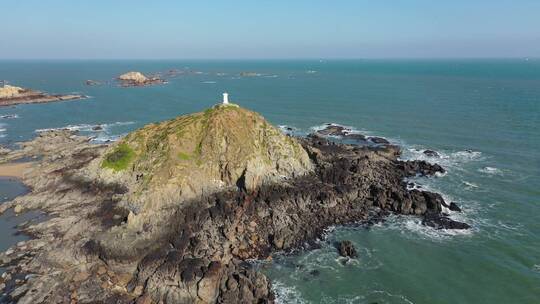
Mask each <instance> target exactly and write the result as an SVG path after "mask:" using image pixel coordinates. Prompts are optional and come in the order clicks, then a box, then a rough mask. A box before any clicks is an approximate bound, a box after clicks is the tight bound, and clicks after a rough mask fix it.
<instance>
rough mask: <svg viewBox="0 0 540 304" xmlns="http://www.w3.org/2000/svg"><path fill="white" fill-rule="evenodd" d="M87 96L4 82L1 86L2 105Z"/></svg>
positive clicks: (0, 98) (0, 100)
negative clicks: (45, 91)
mask: <svg viewBox="0 0 540 304" xmlns="http://www.w3.org/2000/svg"><path fill="white" fill-rule="evenodd" d="M82 98H86V96H84V95H79V94H64V95H61V94H47V93H44V92H41V91H35V90H31V89H25V88H21V87H16V86H11V85H7V84H4V85H3V86H2V87H0V106H12V105H17V104H28V103H48V102H54V101H65V100H75V99H82Z"/></svg>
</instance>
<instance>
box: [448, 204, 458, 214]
mask: <svg viewBox="0 0 540 304" xmlns="http://www.w3.org/2000/svg"><path fill="white" fill-rule="evenodd" d="M448 209H450V210H451V211H456V212H461V208H460V207H459V206H458V204H456V203H454V202H451V203H450V205H449V206H448Z"/></svg>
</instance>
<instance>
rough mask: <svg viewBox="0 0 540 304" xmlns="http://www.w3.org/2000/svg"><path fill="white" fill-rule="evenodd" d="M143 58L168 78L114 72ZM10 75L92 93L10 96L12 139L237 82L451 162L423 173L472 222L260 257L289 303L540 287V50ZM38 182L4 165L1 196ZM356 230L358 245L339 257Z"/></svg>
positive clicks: (274, 106) (128, 115)
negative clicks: (537, 55) (6, 175)
mask: <svg viewBox="0 0 540 304" xmlns="http://www.w3.org/2000/svg"><path fill="white" fill-rule="evenodd" d="M127 71H141V72H143V73H146V74H154V75H162V77H164V78H166V79H167V81H168V83H165V84H162V85H155V86H149V87H136V88H122V87H120V86H118V84H117V83H116V82H115V80H114V78H115V77H117V76H118V75H119V74H121V73H124V72H127ZM0 80H5V81H6V82H8V83H10V84H12V85H17V86H22V87H27V88H32V89H37V90H43V91H46V92H49V93H82V94H85V95H87V96H89V98H88V99H84V100H78V101H68V102H56V103H48V104H31V105H18V106H14V107H3V108H0V144H2V145H4V146H8V147H11V148H14V147H16V143H17V142H20V141H26V140H30V139H32V138H33V137H35V136H36V135H38V134H39V132H40V131H42V130H48V129H54V128H69V129H72V130H78V131H79V132H80V133H81V134H87V135H89V136H92V137H93V138H94V139H93V140H94V142H96V143H101V142H107V141H114V140H116V139H118V138H119V137H121V136H122V135H124V134H126V133H127V132H130V131H132V130H135V129H137V128H140V127H142V126H144V125H145V124H148V123H151V122H157V121H161V120H165V119H169V118H173V117H175V116H177V115H182V114H186V113H192V112H196V111H201V110H204V109H205V108H208V107H210V106H212V105H213V104H216V103H219V102H220V101H221V95H222V93H223V92H228V93H229V98H230V100H231V101H232V102H234V103H237V104H239V105H241V106H242V107H245V108H248V109H252V110H254V111H257V112H259V113H261V114H262V115H263V116H264V117H265V118H266V119H268V120H269V121H270V122H272V123H273V124H274V125H276V126H282V128H284V129H285V126H288V127H289V128H292V129H293V130H294V132H295V133H297V134H298V135H303V134H308V133H309V132H312V131H313V130H316V129H317V128H320V127H321V126H322V125H323V124H325V123H335V124H340V125H344V126H348V127H350V128H351V129H353V130H355V131H357V132H360V133H363V134H366V135H370V136H380V137H384V138H387V139H388V140H389V141H390V142H392V143H395V144H399V145H400V146H401V147H402V152H403V154H402V159H404V160H412V159H422V160H426V161H428V162H433V163H439V164H440V165H442V166H443V167H444V168H445V169H446V170H447V173H446V174H444V175H441V176H437V177H433V178H415V179H414V180H413V182H414V183H415V184H416V185H417V186H418V187H421V188H422V189H427V190H432V191H437V192H439V193H441V194H442V195H443V196H444V197H445V199H446V200H447V201H448V202H456V203H457V204H458V205H459V206H461V207H462V209H463V212H461V213H459V212H451V213H450V217H452V218H454V219H456V220H459V221H463V222H466V223H468V224H470V225H471V226H472V229H470V230H466V231H457V230H434V229H432V228H428V227H424V226H422V225H421V219H420V218H416V217H412V216H391V217H389V218H388V219H387V220H386V221H385V222H383V223H379V224H377V225H375V226H372V227H369V228H366V227H362V226H358V225H350V226H346V227H340V226H336V227H329V228H328V229H327V231H326V233H325V235H324V236H323V237H321V239H320V240H319V241H318V243H319V245H320V246H319V247H320V248H318V249H312V250H297V251H294V252H281V253H277V254H275V255H274V258H273V260H272V261H267V262H255V267H260V269H261V270H262V271H264V272H265V273H266V274H267V276H268V277H269V278H270V279H271V281H272V285H273V287H272V288H273V290H274V292H275V294H276V300H277V302H278V303H369V304H375V303H378V304H382V303H501V304H507V303H540V152H539V151H540V59H482V60H479V59H448V60H432V59H425V60H421V59H415V60H398V59H396V60H226V61H225V60H190V61H179V60H177V61H144V60H138V61H135V60H133V61H128V60H102V61H99V60H95V61H83V60H78V61H77V60H73V61H61V60H56V61H40V60H33V61H0ZM86 80H93V81H97V82H99V83H100V84H98V85H94V86H89V85H86V83H85V82H86ZM97 126H99V127H100V128H96V127H97ZM96 129H97V130H96ZM426 149H430V150H434V151H437V152H438V153H439V157H433V156H431V157H430V156H426V155H425V154H424V153H423V151H424V150H426ZM24 191H25V190H24V187H22V186H21V185H19V184H17V183H16V182H14V181H13V180H10V179H2V180H0V198H6V199H7V198H12V197H13V196H15V195H17V194H19V193H23V192H24ZM15 222H17V218H16V217H15V215H13V214H7V215H4V216H3V217H2V218H0V228H1V229H2V234H3V237H2V238H0V247H1V248H2V249H7V248H8V247H9V246H13V245H14V244H16V243H17V242H18V241H20V240H21V237H23V236H21V235H14V233H15V232H16V230H15V229H13V225H14V223H15ZM340 240H350V241H352V242H353V244H354V245H355V246H356V248H357V250H358V252H359V256H358V258H356V259H344V258H341V257H339V255H338V253H337V251H336V249H335V242H337V241H340Z"/></svg>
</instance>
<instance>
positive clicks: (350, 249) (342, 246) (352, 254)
mask: <svg viewBox="0 0 540 304" xmlns="http://www.w3.org/2000/svg"><path fill="white" fill-rule="evenodd" d="M337 247H338V252H339V255H341V256H342V257H348V258H356V257H358V253H357V252H356V248H355V247H354V245H353V243H352V242H351V241H341V242H339V244H338V246H337Z"/></svg>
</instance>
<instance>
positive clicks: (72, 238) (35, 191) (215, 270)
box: [0, 108, 466, 303]
mask: <svg viewBox="0 0 540 304" xmlns="http://www.w3.org/2000/svg"><path fill="white" fill-rule="evenodd" d="M212 110H213V111H216V112H210V113H197V114H194V115H190V116H186V117H182V118H177V119H173V120H170V121H167V122H164V123H160V124H154V125H150V126H147V127H145V128H143V129H140V130H138V131H136V132H133V133H131V134H130V135H128V136H127V137H125V138H124V139H123V140H121V141H120V142H118V143H116V144H114V145H112V146H104V145H100V146H95V145H91V144H90V143H89V142H88V138H85V137H81V136H76V135H74V134H73V133H70V132H68V131H56V132H49V133H47V132H44V133H41V134H40V136H39V137H38V138H36V139H35V140H33V141H31V142H28V143H25V144H23V149H21V150H16V151H12V152H9V153H8V154H7V155H6V156H4V157H3V160H4V161H6V160H10V159H15V158H18V157H32V156H37V157H39V161H38V162H37V163H36V165H35V166H34V167H33V170H32V171H30V172H29V173H28V174H26V175H25V176H24V177H23V180H24V182H25V183H26V184H27V185H29V186H30V187H31V188H32V192H31V193H29V194H27V195H25V196H22V197H18V198H17V199H15V200H14V201H12V202H9V203H6V204H4V205H2V210H5V209H6V208H11V207H15V206H22V207H21V208H22V209H23V210H29V209H40V210H44V211H46V212H47V213H49V214H52V215H54V217H52V218H50V219H48V220H45V221H43V222H40V223H34V224H28V225H26V226H24V227H23V229H24V231H25V232H26V233H29V234H31V235H33V236H34V239H32V240H30V241H27V242H25V243H24V244H21V246H16V247H15V248H12V249H10V251H9V252H6V253H3V254H2V255H0V261H2V265H0V266H4V267H7V268H8V274H9V276H10V278H23V279H19V280H21V281H19V284H14V283H12V281H13V280H8V282H7V283H6V286H8V285H9V286H11V287H9V288H7V289H6V293H7V294H8V295H10V296H11V297H12V298H13V300H18V301H19V303H62V302H70V301H74V302H79V303H92V302H94V303H95V302H100V303H107V302H110V303H215V302H218V303H271V302H272V301H273V295H272V292H271V288H270V287H271V282H270V281H269V280H268V279H267V278H266V277H265V275H264V274H262V273H261V272H259V271H257V269H256V268H253V267H252V266H251V264H250V263H248V262H247V261H249V260H251V259H269V258H271V255H272V253H274V252H276V251H289V250H292V249H295V248H298V247H304V246H306V244H309V243H310V242H313V241H314V240H316V239H317V238H318V237H320V236H321V235H322V234H323V232H324V230H325V228H327V227H329V226H332V225H340V224H348V223H360V224H362V223H365V224H367V225H369V224H370V223H373V222H375V221H380V220H381V219H382V218H383V217H384V216H386V215H387V214H390V213H396V214H405V215H416V216H421V217H424V218H425V219H424V222H425V224H426V225H431V223H438V224H437V225H439V226H437V227H436V228H439V227H443V228H445V227H450V228H465V225H466V224H463V223H457V222H454V221H452V220H451V219H449V218H448V217H445V216H444V215H442V214H441V210H442V206H443V203H444V200H443V198H442V197H441V196H440V195H438V194H436V193H431V192H427V191H419V190H408V189H407V187H406V183H405V182H404V179H405V178H407V177H410V176H415V175H418V174H425V175H431V174H433V173H434V172H440V170H442V168H440V167H438V166H436V165H431V164H428V163H425V162H419V161H417V162H405V161H400V160H398V155H399V150H398V149H396V147H395V146H391V145H388V146H377V147H371V146H356V145H346V144H337V143H334V142H330V141H328V140H326V139H324V138H321V137H320V136H312V137H308V138H300V139H295V138H290V137H286V136H285V135H282V134H278V133H275V131H276V130H275V128H273V127H272V126H269V125H265V123H266V122H265V121H264V119H262V118H261V117H260V116H259V115H258V114H256V113H253V112H250V111H247V110H244V109H240V108H218V109H212ZM232 122H234V126H233V125H232ZM235 126H237V127H235ZM228 128H236V129H234V132H231V133H229V129H228ZM183 132H185V133H183ZM200 132H202V133H200ZM235 136H238V138H237V137H235ZM223 142H225V143H226V144H223ZM126 147H127V148H126ZM199 149H200V154H197V155H195V154H188V152H191V153H193V152H196V151H199ZM182 153H185V154H188V156H189V157H187V156H186V155H185V154H182ZM233 156H234V157H233ZM254 159H255V160H258V161H256V162H253V160H254ZM104 162H105V163H104ZM205 162H208V164H205ZM182 164H185V166H186V167H187V168H189V170H186V171H182V170H183V169H182V168H184V167H182ZM218 164H219V165H218ZM197 166H199V167H197ZM257 168H263V169H264V170H259V169H257ZM115 169H119V170H116V171H115ZM124 170H125V171H124ZM246 172H253V173H252V174H251V173H250V174H249V175H248V174H246ZM141 174H143V175H142V176H141ZM281 174H284V175H285V176H284V177H280V176H279V175H281ZM183 176H188V177H189V179H191V180H188V181H184V183H185V184H182V185H187V184H189V183H191V185H193V186H195V185H198V189H199V190H192V193H197V195H190V196H184V195H178V196H167V197H168V198H169V199H170V200H163V201H162V199H163V198H164V197H165V196H163V195H162V194H161V192H167V191H168V189H169V188H168V187H166V186H164V185H167V184H170V183H172V184H173V185H175V184H174V183H176V182H179V181H181V180H183V179H182V178H183ZM197 176H202V177H205V178H208V180H203V179H202V178H201V179H199V178H198V177H197ZM212 178H216V179H218V178H219V179H220V180H221V181H222V182H223V184H224V185H223V186H221V187H213V186H212V187H208V185H209V184H210V185H214V181H212V180H211V179H212ZM145 179H148V180H147V181H146V184H145V187H146V188H145V187H142V186H140V185H141V183H143V182H144V180H145ZM194 181H197V183H194ZM175 187H176V188H178V184H176V186H175ZM183 187H184V186H183ZM194 188H195V187H194ZM202 188H204V189H212V191H209V190H205V191H202V190H200V189H202ZM195 189H197V188H195ZM150 190H152V191H150ZM145 191H149V192H147V195H146V196H145V197H146V198H145V200H141V201H139V202H137V200H136V198H137V194H140V193H144V192H145ZM196 191H200V192H196ZM152 193H153V196H152V195H151V194H152ZM128 198H129V199H128ZM157 202H159V203H157ZM2 210H0V211H2ZM142 214H146V216H141V215H142ZM440 223H442V224H440ZM434 225H435V224H434ZM345 247H346V248H345ZM345 247H344V252H345V253H347V254H352V252H353V251H352V250H351V249H350V247H349V246H345ZM347 248H349V249H347Z"/></svg>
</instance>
